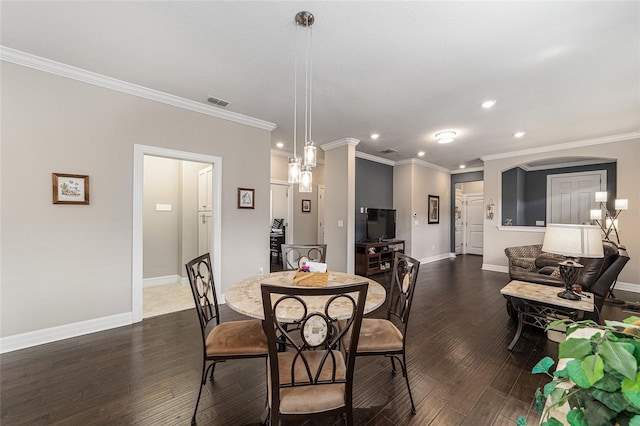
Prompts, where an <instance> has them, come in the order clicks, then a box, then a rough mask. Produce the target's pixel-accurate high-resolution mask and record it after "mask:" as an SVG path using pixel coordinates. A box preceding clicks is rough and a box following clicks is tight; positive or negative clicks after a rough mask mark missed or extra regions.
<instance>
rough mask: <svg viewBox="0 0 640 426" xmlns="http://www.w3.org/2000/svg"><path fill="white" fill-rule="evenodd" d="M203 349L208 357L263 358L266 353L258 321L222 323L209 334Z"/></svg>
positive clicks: (265, 345)
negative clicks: (258, 356)
mask: <svg viewBox="0 0 640 426" xmlns="http://www.w3.org/2000/svg"><path fill="white" fill-rule="evenodd" d="M205 347H206V353H207V356H209V357H214V356H242V355H261V356H264V354H266V353H267V351H268V349H267V338H266V337H265V335H264V331H262V321H260V320H243V321H230V322H223V323H221V324H219V325H217V326H216V327H214V328H213V329H212V330H211V331H210V332H209V334H208V335H207V338H206V340H205Z"/></svg>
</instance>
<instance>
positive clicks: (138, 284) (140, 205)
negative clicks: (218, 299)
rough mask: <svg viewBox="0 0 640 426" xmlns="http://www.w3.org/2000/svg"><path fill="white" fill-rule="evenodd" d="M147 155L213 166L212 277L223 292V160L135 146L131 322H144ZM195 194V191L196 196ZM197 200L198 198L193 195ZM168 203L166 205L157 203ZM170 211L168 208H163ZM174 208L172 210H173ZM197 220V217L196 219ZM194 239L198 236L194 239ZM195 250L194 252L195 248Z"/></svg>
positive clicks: (218, 289)
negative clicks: (145, 176)
mask: <svg viewBox="0 0 640 426" xmlns="http://www.w3.org/2000/svg"><path fill="white" fill-rule="evenodd" d="M145 156H153V157H162V158H168V159H175V160H184V161H191V162H196V163H206V164H207V165H211V166H212V172H211V175H210V176H211V182H210V183H211V185H210V188H211V200H212V201H211V211H212V219H211V227H210V231H209V232H210V234H209V236H210V241H211V261H212V264H213V276H214V280H215V283H216V291H218V292H220V288H219V286H220V282H221V271H220V265H221V264H222V262H221V254H220V248H221V246H222V239H221V228H222V223H221V193H222V181H221V169H222V158H220V157H216V156H212V155H205V154H197V153H191V152H186V151H178V150H173V149H166V148H159V147H153V146H148V145H139V144H135V145H134V164H133V238H132V240H133V241H132V262H131V275H132V278H131V282H132V285H131V317H132V318H131V320H132V322H139V321H142V318H143V281H144V158H145ZM195 192H196V191H194V193H195ZM194 198H195V195H194ZM156 204H167V203H156ZM160 208H161V209H167V208H168V207H167V206H160ZM172 209H173V207H172ZM193 219H194V221H197V217H194V218H193ZM194 238H195V237H194ZM194 251H195V249H194Z"/></svg>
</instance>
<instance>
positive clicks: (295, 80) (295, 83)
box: [293, 24, 298, 158]
mask: <svg viewBox="0 0 640 426" xmlns="http://www.w3.org/2000/svg"><path fill="white" fill-rule="evenodd" d="M293 43H294V48H293V50H294V56H293V158H298V157H297V156H296V142H297V140H296V134H297V133H298V108H297V107H298V24H296V25H294V26H293Z"/></svg>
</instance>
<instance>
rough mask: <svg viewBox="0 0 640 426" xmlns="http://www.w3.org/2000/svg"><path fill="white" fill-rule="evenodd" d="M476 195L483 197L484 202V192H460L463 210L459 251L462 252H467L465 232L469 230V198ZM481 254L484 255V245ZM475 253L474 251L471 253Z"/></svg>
mask: <svg viewBox="0 0 640 426" xmlns="http://www.w3.org/2000/svg"><path fill="white" fill-rule="evenodd" d="M477 197H481V198H482V199H483V203H484V193H483V192H470V193H468V194H462V205H463V208H464V211H463V213H462V218H463V219H462V247H461V251H462V254H468V252H467V243H468V242H469V241H468V238H467V233H468V232H469V217H468V215H469V198H477ZM483 234H484V229H483ZM482 239H483V246H484V235H483V236H482ZM482 253H483V254H482V256H484V247H483V251H482ZM473 254H475V253H473Z"/></svg>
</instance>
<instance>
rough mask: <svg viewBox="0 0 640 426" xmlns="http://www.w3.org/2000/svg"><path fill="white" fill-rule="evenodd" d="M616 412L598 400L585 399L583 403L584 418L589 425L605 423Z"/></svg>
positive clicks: (607, 422)
mask: <svg viewBox="0 0 640 426" xmlns="http://www.w3.org/2000/svg"><path fill="white" fill-rule="evenodd" d="M615 416H616V413H615V412H613V411H611V410H609V409H608V408H607V407H606V406H605V405H604V404H602V403H601V402H599V401H595V400H590V401H585V404H584V419H585V420H586V421H587V424H589V425H607V424H609V420H611V419H613V418H614V417H615Z"/></svg>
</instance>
